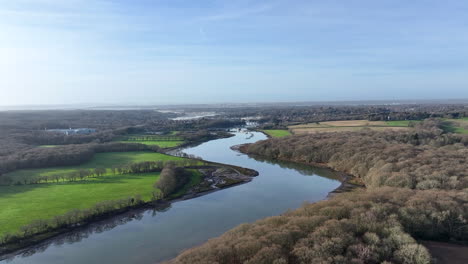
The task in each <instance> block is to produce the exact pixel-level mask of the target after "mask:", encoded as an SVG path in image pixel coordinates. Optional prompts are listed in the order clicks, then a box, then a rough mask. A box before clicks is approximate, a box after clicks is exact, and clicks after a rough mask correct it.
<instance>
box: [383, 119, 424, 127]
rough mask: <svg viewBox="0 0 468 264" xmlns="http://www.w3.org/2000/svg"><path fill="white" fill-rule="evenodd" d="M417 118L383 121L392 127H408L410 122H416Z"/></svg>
mask: <svg viewBox="0 0 468 264" xmlns="http://www.w3.org/2000/svg"><path fill="white" fill-rule="evenodd" d="M417 122H421V121H417V120H400V121H385V123H386V124H387V125H388V126H392V127H408V126H409V125H410V124H411V123H417Z"/></svg>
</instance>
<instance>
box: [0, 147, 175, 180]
mask: <svg viewBox="0 0 468 264" xmlns="http://www.w3.org/2000/svg"><path fill="white" fill-rule="evenodd" d="M170 160H183V158H179V157H173V156H169V155H165V154H161V153H156V152H149V151H148V152H146V151H135V152H107V153H97V154H95V155H94V157H93V159H92V160H90V161H89V162H86V163H83V164H81V165H78V166H65V167H51V168H42V169H26V170H17V171H13V172H10V173H7V174H5V175H6V176H10V177H11V178H14V179H22V178H23V177H35V176H46V175H55V174H60V173H71V172H74V171H77V170H79V169H95V168H105V169H106V170H107V173H106V175H111V174H112V173H111V171H110V169H111V168H112V167H114V166H119V165H125V164H129V163H137V162H143V161H170ZM106 175H104V176H106Z"/></svg>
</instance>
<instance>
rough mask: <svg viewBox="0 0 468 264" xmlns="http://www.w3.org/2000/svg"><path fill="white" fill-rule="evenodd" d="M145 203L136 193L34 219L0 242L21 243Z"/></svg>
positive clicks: (5, 236)
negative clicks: (48, 217)
mask: <svg viewBox="0 0 468 264" xmlns="http://www.w3.org/2000/svg"><path fill="white" fill-rule="evenodd" d="M143 203H145V201H144V200H143V199H142V198H141V196H140V195H136V196H134V197H129V198H125V199H120V200H112V201H103V202H100V203H97V204H95V205H94V206H93V207H91V208H89V209H83V210H79V209H75V210H72V211H70V212H68V213H66V214H63V215H58V216H54V217H53V218H52V219H47V220H45V219H40V220H34V221H33V222H32V223H31V224H29V225H25V226H23V227H21V228H20V231H19V232H17V233H8V234H5V235H3V236H2V237H0V244H9V243H21V242H22V241H27V240H28V239H30V238H31V237H33V236H36V235H40V234H45V233H48V232H52V231H55V230H58V229H68V228H74V227H78V226H82V225H84V224H87V223H90V222H92V221H94V220H96V219H99V218H101V217H103V216H106V215H112V214H115V213H120V212H122V211H124V210H126V209H128V208H131V207H137V206H140V205H141V204H143Z"/></svg>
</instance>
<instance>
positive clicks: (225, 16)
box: [200, 4, 276, 21]
mask: <svg viewBox="0 0 468 264" xmlns="http://www.w3.org/2000/svg"><path fill="white" fill-rule="evenodd" d="M275 6H276V5H275V4H265V5H261V6H255V7H250V8H246V9H240V10H233V11H230V12H225V13H220V14H216V15H211V16H205V17H202V18H200V20H202V21H224V20H234V19H239V18H242V17H245V16H249V15H256V14H261V13H264V12H266V11H269V10H271V9H273V8H274V7H275Z"/></svg>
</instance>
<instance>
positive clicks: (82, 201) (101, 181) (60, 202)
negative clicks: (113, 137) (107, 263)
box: [0, 152, 198, 235]
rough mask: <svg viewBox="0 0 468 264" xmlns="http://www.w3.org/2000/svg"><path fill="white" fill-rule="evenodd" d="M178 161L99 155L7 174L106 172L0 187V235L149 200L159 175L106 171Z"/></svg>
mask: <svg viewBox="0 0 468 264" xmlns="http://www.w3.org/2000/svg"><path fill="white" fill-rule="evenodd" d="M180 160H183V159H182V158H178V157H172V156H168V155H164V154H160V153H154V152H118V153H99V154H96V155H95V156H94V158H93V159H92V160H91V161H89V162H87V163H85V164H82V165H79V166H69V167H55V168H43V169H28V170H18V171H15V172H12V173H9V174H8V176H10V177H12V178H15V179H17V178H29V177H37V176H43V175H51V174H64V173H70V172H73V171H76V170H77V169H92V168H96V167H101V168H105V169H106V174H104V175H103V177H98V178H91V179H89V180H86V181H80V182H58V183H48V184H27V185H11V186H5V185H4V186H0V198H1V199H0V209H1V210H0V212H1V213H0V235H1V234H4V233H5V232H15V231H17V230H18V228H19V227H21V226H23V225H25V224H28V223H30V222H31V221H33V220H35V219H48V218H51V217H53V216H55V215H60V214H64V213H66V212H68V211H70V210H72V209H85V208H88V207H91V206H93V205H94V204H96V203H98V202H101V201H106V200H115V199H123V198H127V197H129V196H135V195H141V196H142V198H143V199H144V200H148V199H149V198H150V196H151V193H152V191H153V190H154V189H153V184H154V183H155V182H156V181H157V180H158V177H159V172H155V173H141V174H125V175H113V174H112V173H111V172H110V169H109V168H111V167H113V166H116V165H122V164H128V163H136V162H143V161H163V162H164V161H180ZM197 179H198V177H197Z"/></svg>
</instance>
